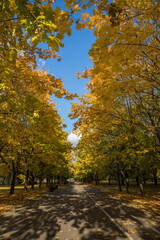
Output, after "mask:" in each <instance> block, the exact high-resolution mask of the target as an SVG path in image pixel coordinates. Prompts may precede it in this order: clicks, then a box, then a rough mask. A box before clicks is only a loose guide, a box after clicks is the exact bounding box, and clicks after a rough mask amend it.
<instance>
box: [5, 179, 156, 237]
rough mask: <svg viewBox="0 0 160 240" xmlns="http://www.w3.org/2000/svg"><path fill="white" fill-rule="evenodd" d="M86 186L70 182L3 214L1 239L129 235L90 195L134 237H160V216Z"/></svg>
mask: <svg viewBox="0 0 160 240" xmlns="http://www.w3.org/2000/svg"><path fill="white" fill-rule="evenodd" d="M83 187H84V185H81V184H77V183H73V184H70V186H69V188H68V189H58V190H56V191H55V192H53V193H48V194H46V195H45V196H43V197H41V198H39V199H37V200H33V201H31V202H29V203H28V204H26V205H25V206H22V207H19V208H17V209H14V210H12V211H10V212H7V213H5V214H4V215H1V216H0V239H3V240H5V239H14V240H36V239H41V240H50V239H60V240H67V239H68V240H77V239H80V240H87V239H88V240H89V239H90V240H96V239H97V240H103V239H108V240H112V239H115V240H122V239H123V240H124V239H127V237H126V235H125V234H124V232H123V231H121V230H120V229H119V228H118V227H117V226H116V225H115V224H114V223H113V222H112V221H111V220H110V219H109V218H108V217H107V216H106V215H105V213H104V212H103V211H102V210H101V209H100V208H99V206H97V205H95V203H94V202H93V201H92V199H91V198H90V197H89V195H90V196H92V197H93V198H94V199H95V200H96V201H97V203H98V204H99V205H100V206H102V207H103V209H104V210H105V211H106V212H107V213H108V214H109V215H110V216H111V217H113V218H115V219H116V221H117V222H118V223H119V224H121V225H122V226H123V227H124V228H125V229H127V231H128V233H129V234H130V235H131V236H132V237H133V239H135V240H139V239H144V240H153V239H160V236H159V233H158V232H159V231H160V229H158V228H159V227H158V226H160V225H158V220H159V219H157V220H154V221H153V220H152V219H150V216H149V214H148V213H145V212H143V211H142V210H141V209H136V208H135V207H134V206H131V205H125V204H124V203H123V202H122V201H120V200H117V199H114V198H112V196H109V195H108V194H106V193H103V192H101V191H99V190H95V189H93V188H89V187H87V188H83ZM84 189H85V190H84ZM86 192H87V193H89V195H88V194H87V193H86ZM149 221H150V222H152V223H150V222H149Z"/></svg>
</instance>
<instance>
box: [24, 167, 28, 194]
mask: <svg viewBox="0 0 160 240" xmlns="http://www.w3.org/2000/svg"><path fill="white" fill-rule="evenodd" d="M28 178H29V170H28V169H27V171H26V178H25V183H24V189H25V190H26V191H27V192H28Z"/></svg>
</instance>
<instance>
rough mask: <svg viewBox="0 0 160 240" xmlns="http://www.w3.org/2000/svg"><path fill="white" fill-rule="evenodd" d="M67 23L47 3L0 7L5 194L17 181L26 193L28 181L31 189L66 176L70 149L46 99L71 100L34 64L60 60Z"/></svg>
mask: <svg viewBox="0 0 160 240" xmlns="http://www.w3.org/2000/svg"><path fill="white" fill-rule="evenodd" d="M62 22H63V24H62ZM65 23H66V24H65ZM64 24H65V25H64ZM71 24H72V20H70V19H69V13H68V12H66V11H61V10H60V9H59V8H56V9H54V8H53V5H52V1H39V0H38V1H37V0H36V1H26V0H24V1H16V0H7V1H6V0H5V1H1V3H0V29H1V35H0V41H1V43H0V74H1V77H0V79H1V82H0V91H1V92H0V118H1V119H0V136H1V137H0V168H1V170H0V171H1V175H2V176H4V177H7V176H10V177H11V189H10V194H13V193H14V186H15V182H16V179H17V177H18V178H19V179H21V181H22V182H23V183H24V184H25V189H26V190H27V185H28V182H29V180H30V181H31V182H32V187H33V185H34V181H35V178H36V179H39V182H40V185H41V181H42V180H43V179H44V178H46V179H47V181H48V182H49V181H50V179H52V178H53V176H58V177H60V176H61V177H63V178H67V176H68V174H69V168H68V164H69V161H70V157H69V154H70V150H71V145H70V143H69V142H67V133H66V132H65V131H64V130H63V120H62V119H61V118H60V116H59V114H58V112H57V110H56V106H55V104H54V102H53V101H52V99H51V96H53V95H54V96H56V97H58V98H62V97H65V98H66V99H73V97H74V95H73V94H70V93H68V92H67V90H66V89H65V88H64V84H63V83H62V81H61V79H56V78H55V77H54V76H52V75H50V74H48V73H47V71H45V70H44V69H39V66H38V64H37V60H38V59H43V60H46V59H47V58H51V57H53V58H54V59H55V58H58V59H59V56H58V55H57V53H56V52H57V51H58V50H59V46H61V47H63V44H62V42H61V40H62V39H63V37H64V34H65V33H67V34H68V35H69V34H70V26H71ZM41 42H43V43H46V44H47V45H48V49H45V48H43V49H42V48H40V47H39V43H41Z"/></svg>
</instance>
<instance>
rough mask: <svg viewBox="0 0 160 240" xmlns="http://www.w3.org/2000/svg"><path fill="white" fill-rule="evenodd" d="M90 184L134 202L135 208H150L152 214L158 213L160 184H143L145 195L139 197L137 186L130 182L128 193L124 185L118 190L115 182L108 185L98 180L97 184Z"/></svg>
mask: <svg viewBox="0 0 160 240" xmlns="http://www.w3.org/2000/svg"><path fill="white" fill-rule="evenodd" d="M92 186H93V187H96V188H99V189H100V190H102V191H105V192H108V193H109V194H111V195H113V196H115V197H116V198H119V199H120V200H122V201H125V202H128V203H130V204H135V206H136V207H137V208H138V207H140V208H143V209H144V210H150V211H151V212H152V213H153V214H154V215H157V214H160V185H158V186H154V184H153V183H147V184H145V186H144V188H145V197H141V195H140V190H139V187H138V186H137V185H136V184H130V186H129V191H130V193H126V191H125V187H122V192H120V191H119V188H118V185H117V184H115V183H114V184H111V185H108V183H107V182H106V181H102V182H100V185H98V186H96V185H95V184H92Z"/></svg>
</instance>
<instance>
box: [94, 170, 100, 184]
mask: <svg viewBox="0 0 160 240" xmlns="http://www.w3.org/2000/svg"><path fill="white" fill-rule="evenodd" d="M95 181H96V185H99V176H98V172H96V174H95Z"/></svg>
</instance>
